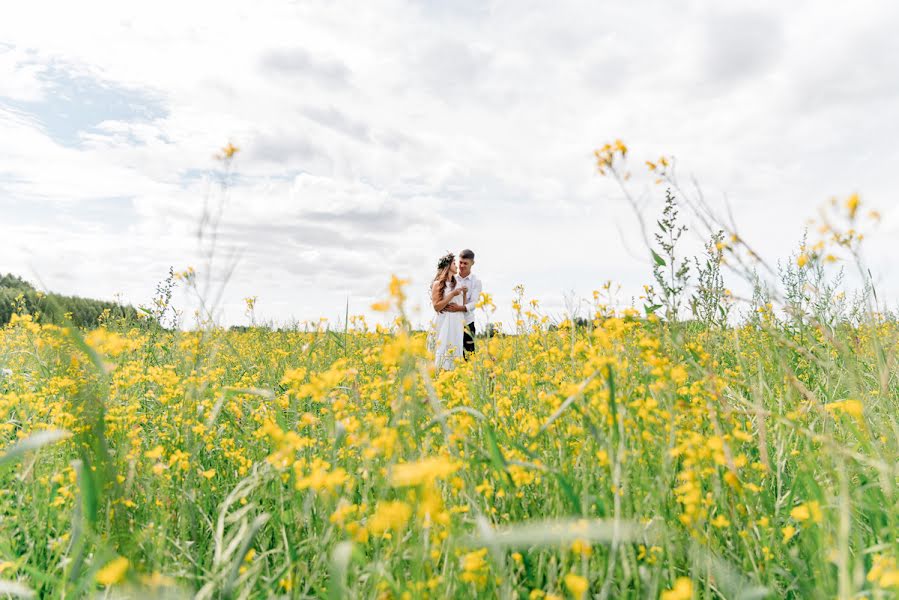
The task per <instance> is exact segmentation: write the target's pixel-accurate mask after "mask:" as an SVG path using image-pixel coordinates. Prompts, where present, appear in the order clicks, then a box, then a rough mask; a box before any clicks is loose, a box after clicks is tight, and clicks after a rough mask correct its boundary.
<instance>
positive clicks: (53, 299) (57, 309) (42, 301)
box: [0, 274, 137, 327]
mask: <svg viewBox="0 0 899 600" xmlns="http://www.w3.org/2000/svg"><path fill="white" fill-rule="evenodd" d="M107 311H108V312H107ZM22 312H24V313H28V314H30V315H33V316H34V317H35V318H36V320H37V321H38V322H41V323H55V324H57V325H61V324H63V323H66V322H71V323H72V324H74V325H77V326H79V327H96V326H97V324H98V323H99V321H100V317H101V316H103V315H104V313H105V315H106V317H105V318H112V319H117V318H125V319H133V318H136V317H137V311H136V310H135V309H134V307H132V306H130V305H124V306H123V305H121V304H117V303H115V302H106V301H103V300H94V299H91V298H80V297H78V296H63V295H61V294H54V293H49V294H45V293H43V292H41V291H38V290H37V289H35V287H34V286H33V285H32V284H31V283H29V282H27V281H25V280H24V279H22V278H21V277H17V276H15V275H11V274H7V275H0V325H6V324H7V323H9V321H10V319H11V318H12V315H13V314H15V313H22ZM66 315H68V319H67V318H66Z"/></svg>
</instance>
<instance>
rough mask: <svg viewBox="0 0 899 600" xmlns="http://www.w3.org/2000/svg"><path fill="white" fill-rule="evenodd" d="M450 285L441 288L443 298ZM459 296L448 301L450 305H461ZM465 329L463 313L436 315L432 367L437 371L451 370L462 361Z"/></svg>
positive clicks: (449, 290) (460, 296)
mask: <svg viewBox="0 0 899 600" xmlns="http://www.w3.org/2000/svg"><path fill="white" fill-rule="evenodd" d="M451 291H452V290H451V288H450V284H449V283H447V284H446V287H444V288H443V294H444V297H446V294H449V293H450V292H451ZM463 295H464V294H459V295H458V296H455V297H454V298H453V299H452V300H450V304H458V305H460V306H461V305H462V304H463V299H462V296H463ZM464 329H465V313H464V312H442V313H437V319H436V321H435V323H434V365H435V366H436V367H437V369H446V370H452V369H453V368H455V366H456V362H458V361H460V360H462V333H463V330H464Z"/></svg>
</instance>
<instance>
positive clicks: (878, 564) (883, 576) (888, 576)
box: [867, 554, 899, 588]
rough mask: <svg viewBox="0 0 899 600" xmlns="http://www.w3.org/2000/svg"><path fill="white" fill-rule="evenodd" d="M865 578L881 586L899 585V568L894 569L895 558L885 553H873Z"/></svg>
mask: <svg viewBox="0 0 899 600" xmlns="http://www.w3.org/2000/svg"><path fill="white" fill-rule="evenodd" d="M867 579H868V581H870V582H871V583H876V584H877V585H878V586H879V587H882V588H890V587H899V570H897V569H896V559H895V558H893V557H892V556H889V555H885V554H875V555H874V558H873V560H872V562H871V570H870V571H868V575H867Z"/></svg>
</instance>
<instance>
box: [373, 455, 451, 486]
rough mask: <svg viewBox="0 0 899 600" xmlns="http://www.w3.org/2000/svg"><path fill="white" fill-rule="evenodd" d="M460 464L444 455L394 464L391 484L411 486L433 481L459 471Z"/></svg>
mask: <svg viewBox="0 0 899 600" xmlns="http://www.w3.org/2000/svg"><path fill="white" fill-rule="evenodd" d="M460 466H461V465H460V464H459V463H457V462H455V461H453V460H450V459H448V458H446V457H442V456H432V457H429V458H424V459H422V460H419V461H417V462H413V463H402V464H398V465H394V467H393V472H392V475H391V477H390V484H391V485H393V486H394V487H409V486H415V485H421V484H424V483H433V482H434V480H436V479H446V478H447V477H449V476H450V475H452V474H453V473H455V472H456V471H458V470H459V467H460Z"/></svg>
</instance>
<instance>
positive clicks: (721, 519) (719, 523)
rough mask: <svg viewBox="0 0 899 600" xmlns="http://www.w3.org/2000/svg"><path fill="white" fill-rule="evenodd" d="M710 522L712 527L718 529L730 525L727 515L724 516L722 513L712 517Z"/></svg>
mask: <svg viewBox="0 0 899 600" xmlns="http://www.w3.org/2000/svg"><path fill="white" fill-rule="evenodd" d="M711 523H712V525H713V526H714V527H717V528H719V529H723V528H724V527H730V521H728V520H727V517H725V516H724V515H718V516H717V517H715V518H714V519H712V521H711Z"/></svg>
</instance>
